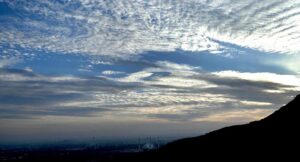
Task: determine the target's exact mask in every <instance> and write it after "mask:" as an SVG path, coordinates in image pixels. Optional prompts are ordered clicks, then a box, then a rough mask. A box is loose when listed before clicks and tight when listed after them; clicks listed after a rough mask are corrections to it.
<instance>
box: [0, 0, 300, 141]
mask: <svg viewBox="0 0 300 162" xmlns="http://www.w3.org/2000/svg"><path fill="white" fill-rule="evenodd" d="M299 22H300V1H291V0H290V1H286V0H272V1H268V0H261V1H257V0H243V1H233V0H222V1H221V0H190V1H187V2H185V1H180V0H149V1H143V0H110V1H105V0H99V1H94V0H74V1H71V0H57V1H48V0H45V1H39V0H24V1H15V0H0V143H5V142H16V141H18V142H21V143H22V142H25V141H47V140H48V141H53V140H54V141H55V140H63V139H89V138H91V137H97V138H99V139H103V140H105V139H122V138H139V137H149V136H153V137H186V136H193V135H199V134H203V133H206V132H209V131H211V130H214V129H217V128H220V127H223V126H226V125H232V124H240V123H246V122H249V121H253V120H258V119H261V118H263V117H265V116H267V115H269V114H271V113H272V112H273V111H275V110H276V109H274V108H279V107H281V106H282V105H283V104H285V103H287V102H288V101H290V100H291V99H292V98H293V97H294V96H295V95H296V94H298V93H299V92H300V64H299V62H300V46H299V43H300V23H299Z"/></svg>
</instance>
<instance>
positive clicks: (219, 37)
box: [0, 0, 300, 57]
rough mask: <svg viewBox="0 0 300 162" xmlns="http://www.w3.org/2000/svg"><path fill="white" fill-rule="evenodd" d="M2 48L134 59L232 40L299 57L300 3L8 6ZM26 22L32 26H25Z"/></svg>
mask: <svg viewBox="0 0 300 162" xmlns="http://www.w3.org/2000/svg"><path fill="white" fill-rule="evenodd" d="M4 2H5V3H7V4H8V6H9V7H11V8H12V10H14V11H15V12H16V13H17V14H18V16H13V15H12V16H10V17H2V18H1V19H4V20H5V21H1V27H0V34H1V37H0V46H2V47H3V46H8V47H7V48H11V49H15V50H19V49H20V48H29V49H35V50H45V51H54V52H63V53H82V54H92V55H106V56H112V57H130V56H132V55H136V54H140V53H143V52H147V51H174V50H177V49H181V50H185V51H210V52H211V53H218V51H224V50H226V47H224V46H222V45H221V44H220V43H219V42H227V43H232V44H236V45H239V46H243V47H249V48H254V49H258V50H261V51H267V52H278V53H290V54H295V53H299V51H300V48H299V45H298V44H299V42H300V35H299V34H300V33H299V27H300V25H299V23H298V22H300V17H299V16H300V14H299V12H300V7H299V5H300V3H299V2H298V1H285V0H275V1H266V0H263V1H257V0H245V1H234V2H233V1H231V0H225V1H219V0H211V1H206V0H192V1H188V2H186V1H180V0H175V1H174V0H151V1H141V0H129V1H128V0H126V1H125V0H124V1H120V0H111V1H104V0H101V1H86V0H78V1H60V2H53V1H43V2H41V1H4ZM24 20H25V21H24Z"/></svg>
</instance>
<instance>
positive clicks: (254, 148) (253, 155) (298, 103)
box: [158, 95, 300, 161]
mask: <svg viewBox="0 0 300 162" xmlns="http://www.w3.org/2000/svg"><path fill="white" fill-rule="evenodd" d="M299 108H300V95H297V96H296V97H295V98H294V100H292V101H291V102H290V103H288V104H286V105H284V106H283V107H282V108H280V109H278V110H277V111H275V112H274V113H272V114H271V115H269V116H267V117H266V118H264V119H261V120H258V121H254V122H250V123H248V124H244V125H236V126H229V127H225V128H221V129H219V130H216V131H212V132H210V133H207V134H205V135H202V136H198V137H192V138H185V139H180V140H177V141H174V142H171V143H169V144H167V145H166V146H164V147H162V148H161V149H160V150H159V151H158V154H159V156H160V158H162V159H164V161H183V160H189V161H191V160H192V161H193V160H195V159H210V160H211V159H221V157H222V159H227V160H238V159H239V158H237V157H240V156H243V157H248V158H250V159H252V160H255V159H257V158H259V157H260V158H265V159H273V158H274V159H276V158H279V157H280V158H282V157H286V158H290V157H293V158H298V159H299V157H298V156H296V155H297V153H298V152H299V151H298V150H297V149H295V148H297V147H299V137H300V136H299V135H300V134H299V124H298V121H297V120H298V119H299V117H300V116H299ZM233 153H234V154H233ZM199 156H201V158H200V157H199ZM220 156H221V157H220Z"/></svg>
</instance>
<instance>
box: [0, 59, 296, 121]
mask: <svg viewBox="0 0 300 162" xmlns="http://www.w3.org/2000/svg"><path fill="white" fill-rule="evenodd" d="M156 64H157V65H158V66H157V67H155V68H153V67H149V68H146V69H144V70H143V71H140V72H137V73H131V74H128V75H127V76H124V77H118V78H116V77H110V75H108V76H107V75H103V76H95V77H75V76H44V75H40V74H36V73H34V72H32V71H28V70H13V69H1V71H0V76H1V77H0V86H1V92H0V100H1V104H0V111H1V118H41V117H43V116H78V117H89V116H94V117H99V118H101V117H105V116H110V117H118V118H122V117H124V116H126V117H132V118H136V117H138V118H145V119H146V118H148V119H149V118H156V119H160V120H171V121H173V120H175V121H203V120H205V119H207V120H208V121H212V120H213V117H214V116H212V115H215V117H216V121H219V120H221V119H220V116H218V115H216V114H224V115H228V116H229V117H231V116H232V114H231V113H230V112H233V113H234V114H233V115H235V116H234V119H236V118H238V119H240V118H242V117H243V113H242V112H247V113H250V114H252V116H251V115H248V117H247V118H244V119H245V120H246V119H248V120H250V119H257V118H258V117H261V116H263V115H266V114H268V113H270V112H271V111H273V110H274V109H273V108H274V107H279V106H280V105H281V104H282V103H284V102H286V101H288V100H289V99H290V98H291V96H293V95H295V94H296V93H297V92H298V91H297V89H299V87H300V78H297V77H294V76H293V77H294V80H295V81H294V82H291V83H290V84H289V82H278V81H280V80H282V79H280V78H285V77H288V76H286V75H279V74H276V77H277V78H278V80H275V81H272V80H260V79H259V77H257V74H255V73H253V74H248V75H250V76H252V78H257V80H253V79H252V80H251V79H249V80H245V79H244V78H243V77H242V76H243V73H238V72H235V74H236V75H238V74H239V75H240V76H241V77H239V78H233V77H231V76H230V75H227V76H224V75H225V74H226V72H219V73H210V72H205V71H203V70H201V69H199V68H192V67H189V66H188V65H181V64H175V63H169V62H160V61H158V62H157V63H156ZM162 65H163V66H162ZM168 65H172V66H174V67H175V68H170V66H168ZM231 73H233V72H231ZM221 74H222V75H221ZM229 74H230V73H229ZM274 75H275V74H274ZM290 77H292V76H290ZM270 94H272V95H270ZM287 94H289V95H287ZM284 96H285V97H284ZM252 111H253V112H252ZM238 112H240V113H238ZM253 114H255V115H253ZM237 115H240V116H238V117H237ZM250 116H251V117H252V118H250ZM234 119H233V120H234ZM226 120H230V118H229V119H226Z"/></svg>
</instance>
